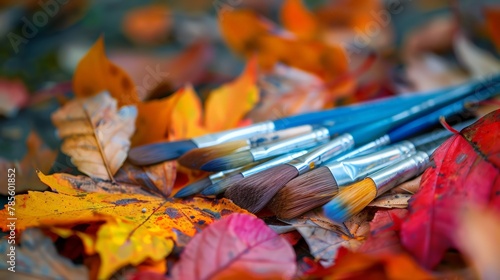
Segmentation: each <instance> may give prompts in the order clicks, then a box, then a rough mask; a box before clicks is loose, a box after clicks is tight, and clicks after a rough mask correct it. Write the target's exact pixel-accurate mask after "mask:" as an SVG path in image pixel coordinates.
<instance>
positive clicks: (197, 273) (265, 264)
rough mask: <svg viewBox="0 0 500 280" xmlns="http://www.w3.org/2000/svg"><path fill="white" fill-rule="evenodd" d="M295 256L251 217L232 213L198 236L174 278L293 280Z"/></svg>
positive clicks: (182, 258) (288, 246)
mask: <svg viewBox="0 0 500 280" xmlns="http://www.w3.org/2000/svg"><path fill="white" fill-rule="evenodd" d="M295 270H296V264H295V253H294V251H293V249H292V247H291V246H290V245H289V244H288V242H286V241H285V240H284V239H283V238H281V237H280V236H278V235H277V234H276V233H275V232H274V231H273V230H271V229H270V228H268V227H267V226H266V224H265V223H264V222H263V221H262V220H260V219H258V218H256V217H254V216H251V215H244V214H232V215H230V216H228V217H226V218H224V219H222V220H220V221H218V222H215V223H213V224H212V225H210V226H209V227H207V228H206V229H205V230H203V231H202V232H201V233H200V234H197V235H196V236H195V237H194V238H193V239H192V240H191V242H189V244H188V245H187V246H186V248H185V250H184V252H183V253H182V255H181V259H180V261H179V262H178V263H177V264H176V265H175V266H174V268H173V270H172V277H173V279H192V280H195V279H235V277H238V278H239V279H256V278H260V279H291V278H292V277H293V276H294V274H295Z"/></svg>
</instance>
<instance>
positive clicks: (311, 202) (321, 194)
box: [268, 167, 339, 219]
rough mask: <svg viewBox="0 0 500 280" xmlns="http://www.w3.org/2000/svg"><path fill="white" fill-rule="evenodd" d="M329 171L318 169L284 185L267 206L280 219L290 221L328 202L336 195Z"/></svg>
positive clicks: (334, 184)
mask: <svg viewBox="0 0 500 280" xmlns="http://www.w3.org/2000/svg"><path fill="white" fill-rule="evenodd" d="M338 189H339V188H338V185H337V182H336V181H335V178H334V177H333V176H332V173H331V172H330V170H329V169H328V168H326V167H320V168H318V169H314V170H312V171H310V172H307V173H306V174H304V175H301V176H299V177H297V178H295V179H293V180H291V181H290V182H288V184H286V185H285V186H284V187H283V188H282V189H281V190H280V191H279V192H278V193H277V194H276V195H275V196H274V198H273V199H272V200H271V202H270V203H269V204H268V207H269V209H271V211H272V212H273V213H274V214H276V216H277V217H278V218H281V219H292V218H295V217H298V216H300V215H302V214H304V213H306V212H307V211H309V210H312V209H314V208H316V207H319V206H321V205H323V204H325V203H327V202H328V201H330V200H331V199H332V198H333V197H334V196H335V195H336V194H337V193H338Z"/></svg>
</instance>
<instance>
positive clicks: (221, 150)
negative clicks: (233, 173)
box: [178, 140, 250, 169]
mask: <svg viewBox="0 0 500 280" xmlns="http://www.w3.org/2000/svg"><path fill="white" fill-rule="evenodd" d="M245 148H246V149H249V148H250V146H249V145H248V142H247V140H237V141H231V142H227V143H222V144H219V145H215V146H210V147H205V148H198V149H193V150H191V151H189V152H187V153H185V154H184V155H183V156H181V157H180V158H179V159H178V162H179V163H180V164H181V165H183V166H186V167H189V168H191V169H200V168H201V166H202V165H204V164H205V163H207V162H209V161H212V160H214V159H216V158H220V157H225V156H227V155H230V154H232V153H236V152H240V151H244V149H245Z"/></svg>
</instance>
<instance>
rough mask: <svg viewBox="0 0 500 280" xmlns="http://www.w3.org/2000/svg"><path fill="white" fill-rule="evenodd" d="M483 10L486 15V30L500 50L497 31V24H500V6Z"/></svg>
mask: <svg viewBox="0 0 500 280" xmlns="http://www.w3.org/2000/svg"><path fill="white" fill-rule="evenodd" d="M484 12H485V15H486V27H487V28H488V32H489V33H490V36H491V39H492V40H493V42H494V43H495V46H496V47H497V50H498V51H500V32H498V26H500V6H493V7H488V8H487V9H485V10H484Z"/></svg>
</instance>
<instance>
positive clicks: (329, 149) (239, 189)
mask: <svg viewBox="0 0 500 280" xmlns="http://www.w3.org/2000/svg"><path fill="white" fill-rule="evenodd" d="M353 146H354V139H353V137H352V136H351V135H350V134H343V135H341V136H339V137H337V138H335V139H334V140H332V141H330V142H328V143H327V144H324V145H322V146H320V147H318V148H316V149H314V150H312V151H311V152H309V153H307V154H305V155H303V156H300V157H298V158H296V159H294V160H292V161H291V162H289V163H287V164H281V165H278V166H275V167H273V168H270V169H267V170H264V171H262V172H260V173H257V174H255V175H252V176H250V177H247V178H244V179H243V180H241V181H240V182H238V184H236V185H234V186H231V187H229V188H228V189H227V190H226V192H225V196H226V197H227V198H229V199H231V200H232V201H233V202H234V203H236V204H237V205H238V206H240V207H243V208H245V209H247V210H248V211H250V212H253V213H255V212H258V211H260V210H261V209H262V208H264V206H265V205H266V204H267V203H268V202H269V200H271V198H272V197H273V196H274V195H275V194H276V193H277V192H278V191H279V189H281V188H282V187H283V186H284V185H285V184H286V183H288V182H289V181H290V180H292V179H293V178H295V177H297V176H299V175H300V174H303V173H305V172H307V171H309V170H311V169H313V168H314V167H315V165H319V164H321V163H323V162H325V161H327V160H330V159H331V158H333V157H335V156H337V155H339V154H341V153H343V152H346V151H348V150H349V149H351V148H352V147H353Z"/></svg>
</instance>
